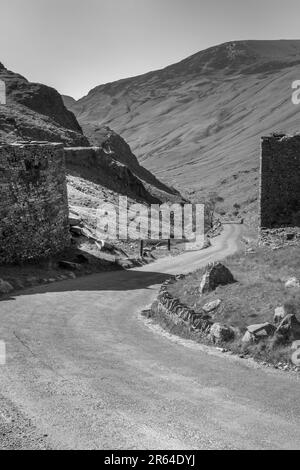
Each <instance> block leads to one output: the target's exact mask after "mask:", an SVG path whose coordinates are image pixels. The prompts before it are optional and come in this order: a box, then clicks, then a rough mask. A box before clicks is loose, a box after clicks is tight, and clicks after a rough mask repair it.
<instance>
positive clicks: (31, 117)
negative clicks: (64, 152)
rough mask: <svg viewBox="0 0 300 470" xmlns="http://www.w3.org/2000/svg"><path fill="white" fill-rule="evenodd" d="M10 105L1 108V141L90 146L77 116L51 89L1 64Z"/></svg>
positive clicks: (0, 71)
mask: <svg viewBox="0 0 300 470" xmlns="http://www.w3.org/2000/svg"><path fill="white" fill-rule="evenodd" d="M0 79H1V80H3V81H4V82H5V84H6V95H7V104H6V105H5V106H0V139H1V140H2V141H6V142H11V141H14V140H16V139H32V140H48V141H52V142H53V141H55V142H63V143H65V145H67V146H70V145H89V143H88V140H87V138H86V137H84V136H83V133H82V129H81V127H80V125H79V124H78V121H77V119H76V117H75V116H74V114H73V113H72V112H71V111H69V110H68V109H67V108H66V107H65V105H64V103H63V100H62V97H61V96H60V94H59V93H58V92H57V91H56V90H55V89H54V88H51V87H48V86H46V85H42V84H40V83H31V82H29V81H28V80H27V79H26V78H24V77H22V76H21V75H19V74H17V73H14V72H11V71H9V70H7V69H6V68H5V67H4V66H3V64H1V63H0Z"/></svg>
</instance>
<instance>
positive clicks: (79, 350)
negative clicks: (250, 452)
mask: <svg viewBox="0 0 300 470" xmlns="http://www.w3.org/2000/svg"><path fill="white" fill-rule="evenodd" d="M240 231H241V227H240V226H238V225H226V226H225V228H224V231H223V233H222V235H221V236H220V237H218V238H216V239H215V240H214V242H213V246H212V247H210V248H208V249H206V250H203V251H199V252H187V253H184V254H182V255H180V256H178V257H176V258H164V259H160V260H159V261H156V262H155V263H153V264H150V265H147V266H144V267H142V268H138V269H133V270H129V271H115V272H106V273H103V274H96V275H91V276H87V277H84V278H79V279H74V280H68V281H63V282H59V283H53V284H50V285H47V286H39V287H36V288H31V289H28V290H26V291H22V292H19V293H18V294H17V295H15V296H12V297H11V298H6V299H3V300H2V301H1V302H0V339H1V340H4V341H5V342H6V346H7V363H6V365H2V366H0V447H3V448H18V447H26V448H52V449H169V450H171V449H249V448H250V449H254V448H255V449H277V448H281V449H283V448H284V449H290V448H293V449H295V448H296V449H299V448H300V403H299V397H300V393H299V392H300V383H299V379H298V378H297V377H296V376H295V375H292V374H288V373H283V372H279V371H276V370H271V369H263V368H259V367H255V366H253V365H251V364H250V363H248V361H245V360H242V359H239V358H234V357H232V356H228V357H224V355H222V353H218V352H217V351H216V350H215V349H213V348H212V349H211V352H210V349H209V348H207V350H205V349H204V348H201V346H199V347H198V345H196V344H195V343H194V347H193V345H191V344H190V342H188V341H187V342H186V344H185V342H184V341H183V340H182V341H176V340H172V339H171V338H169V337H168V335H164V334H161V333H160V332H159V331H156V330H155V329H153V328H151V327H149V326H148V325H147V324H146V322H144V321H142V320H141V318H140V317H139V312H140V310H141V309H142V308H143V307H145V306H146V305H148V304H149V303H150V302H151V301H152V300H153V299H154V297H155V295H156V294H157V291H158V288H159V284H160V283H161V282H163V280H164V279H166V278H167V277H168V275H169V274H175V273H183V272H190V271H192V270H194V269H196V268H198V267H200V266H201V265H203V264H206V263H207V262H209V261H212V260H216V259H221V258H223V257H225V256H227V255H229V254H231V253H233V252H234V251H235V250H236V248H237V246H238V240H239V237H240ZM1 436H2V437H1Z"/></svg>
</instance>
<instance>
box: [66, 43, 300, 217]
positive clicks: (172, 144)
mask: <svg viewBox="0 0 300 470" xmlns="http://www.w3.org/2000/svg"><path fill="white" fill-rule="evenodd" d="M297 73H298V75H297ZM299 77H300V40H279V41H276V40H271V41H260V40H259V41H256V40H250V41H232V42H228V43H225V44H221V45H218V46H213V47H211V48H209V49H207V50H204V51H200V52H198V53H196V54H193V55H192V56H190V57H188V58H186V59H183V60H182V61H180V62H178V63H176V64H173V65H169V66H167V67H165V68H164V69H160V70H156V71H152V72H147V73H146V74H143V75H138V76H136V77H132V78H125V79H121V80H119V81H116V82H111V83H108V84H104V85H99V86H98V87H95V88H93V89H92V90H91V91H90V92H89V94H88V95H86V96H85V97H83V98H81V99H80V100H78V101H77V102H75V104H74V102H73V104H72V103H70V102H69V104H68V106H70V109H71V110H72V111H73V112H74V113H75V115H76V117H77V119H78V120H79V123H80V124H81V125H82V126H91V125H95V124H97V125H109V126H110V127H112V128H113V129H115V131H116V132H118V133H119V134H121V135H122V136H124V138H125V139H126V141H127V142H128V143H129V145H130V147H131V148H132V150H133V152H134V153H135V154H136V156H137V158H138V160H139V162H140V163H142V165H143V166H145V167H146V168H147V169H148V170H150V171H152V172H154V173H155V174H156V175H157V176H158V177H159V178H160V179H161V180H163V181H164V182H166V183H167V184H170V185H174V186H176V187H178V188H179V189H180V190H181V191H187V193H188V195H189V196H191V197H194V198H195V199H196V200H197V199H199V198H200V197H202V196H204V195H206V194H208V193H209V192H210V191H217V192H218V193H220V195H221V196H222V197H224V198H225V203H226V204H227V206H228V207H227V209H228V210H230V209H231V208H232V207H233V205H234V204H239V205H241V208H242V210H244V211H245V212H247V211H249V210H250V211H254V209H255V210H256V208H257V188H258V181H257V178H258V166H259V152H260V150H259V148H260V136H261V135H263V134H266V133H267V134H268V133H271V132H273V131H283V132H287V133H294V132H296V131H298V130H299V127H300V117H298V114H299V111H298V109H297V107H296V106H294V105H293V104H292V102H291V96H292V89H291V85H292V82H293V80H295V79H297V78H298V79H299ZM226 204H225V205H226Z"/></svg>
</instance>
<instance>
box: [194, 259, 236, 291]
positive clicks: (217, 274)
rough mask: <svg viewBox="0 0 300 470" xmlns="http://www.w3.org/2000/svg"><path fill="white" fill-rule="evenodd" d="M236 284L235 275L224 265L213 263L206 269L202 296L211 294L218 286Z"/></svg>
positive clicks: (201, 287)
mask: <svg viewBox="0 0 300 470" xmlns="http://www.w3.org/2000/svg"><path fill="white" fill-rule="evenodd" d="M233 282H235V280H234V277H233V275H232V274H231V272H230V271H229V269H228V268H226V266H224V265H223V264H222V263H212V264H209V265H208V266H207V268H206V271H205V273H204V275H203V277H202V279H201V283H200V294H204V293H206V292H211V291H213V290H215V289H216V288H217V287H218V286H225V285H227V284H232V283H233Z"/></svg>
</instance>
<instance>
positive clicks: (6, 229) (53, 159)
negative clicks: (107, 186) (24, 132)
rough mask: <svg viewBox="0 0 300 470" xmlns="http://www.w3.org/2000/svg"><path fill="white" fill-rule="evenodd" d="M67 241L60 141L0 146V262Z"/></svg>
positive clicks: (43, 253) (37, 254)
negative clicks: (55, 142)
mask: <svg viewBox="0 0 300 470" xmlns="http://www.w3.org/2000/svg"><path fill="white" fill-rule="evenodd" d="M69 241H70V238H69V225H68V199H67V184H66V173H65V157H64V148H63V145H62V144H53V143H47V142H43V143H34V142H32V143H18V144H12V145H7V144H4V145H0V264H5V263H12V262H16V261H17V262H19V261H23V260H29V259H37V258H41V257H47V256H49V255H52V254H55V253H57V252H59V251H61V250H62V249H64V248H65V247H66V246H68V245H69Z"/></svg>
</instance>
